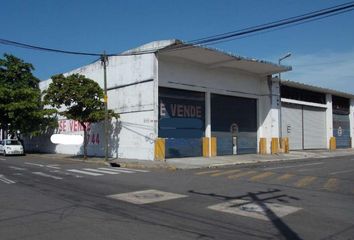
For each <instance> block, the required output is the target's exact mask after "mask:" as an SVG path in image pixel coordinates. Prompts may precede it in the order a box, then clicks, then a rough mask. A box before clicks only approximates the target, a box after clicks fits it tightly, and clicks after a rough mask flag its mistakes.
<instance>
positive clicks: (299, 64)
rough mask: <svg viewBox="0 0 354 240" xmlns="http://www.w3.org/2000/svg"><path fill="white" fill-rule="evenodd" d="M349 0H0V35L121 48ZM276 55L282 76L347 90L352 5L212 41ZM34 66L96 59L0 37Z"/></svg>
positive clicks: (51, 68) (353, 60) (353, 57)
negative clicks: (309, 18) (32, 47)
mask: <svg viewBox="0 0 354 240" xmlns="http://www.w3.org/2000/svg"><path fill="white" fill-rule="evenodd" d="M349 1H350V0H346V1H341V0H311V1H309V0H267V1H264V0H252V1H251V0H248V1H247V0H244V1H241V0H179V1H167V0H154V1H142V0H141V1H138V0H126V1H122V0H100V1H97V0H57V1H54V0H46V1H43V0H0V23H1V24H0V38H2V39H7V40H12V41H17V42H21V43H26V44H31V45H36V46H41V47H48V48H55V49H62V50H69V51H81V52H94V53H102V52H103V51H106V52H107V53H120V52H123V51H125V50H128V49H131V48H134V47H137V46H140V45H142V44H145V43H148V42H151V41H155V40H163V39H180V40H183V41H189V40H194V39H198V38H201V37H205V36H210V35H215V34H219V33H224V32H229V31H235V30H240V29H243V28H246V27H252V26H255V25H259V24H263V23H268V22H272V21H276V20H280V19H284V18H288V17H292V16H297V15H300V14H304V13H308V12H311V11H316V10H319V9H323V8H327V7H332V6H335V5H339V4H342V3H347V2H349ZM211 47H216V48H218V49H222V50H224V51H227V52H232V53H234V54H236V55H240V56H244V57H250V58H257V59H262V60H267V61H271V62H274V63H277V62H278V59H279V58H280V57H281V56H284V55H285V54H286V53H288V52H291V54H292V55H291V57H289V58H287V59H285V60H283V61H282V64H284V65H290V66H292V68H293V70H292V71H291V72H288V73H284V74H282V78H283V79H288V80H292V81H297V82H301V83H306V84H311V85H316V86H320V87H324V88H330V89H334V90H338V91H344V92H348V93H352V94H354V11H351V12H347V13H344V14H340V15H337V16H333V17H329V18H324V19H321V20H318V21H315V22H310V23H306V24H301V25H296V26H291V27H287V28H282V29H279V30H276V31H269V32H266V33H261V34H255V35H252V36H249V37H246V38H241V39H236V40H233V41H229V42H225V43H220V44H217V45H212V46H211ZM4 53H10V54H13V55H15V56H17V57H19V58H21V59H23V60H25V61H26V62H30V63H32V64H33V65H34V67H35V71H34V74H35V76H36V77H38V78H39V79H41V80H46V79H48V78H50V76H52V75H54V74H58V73H64V72H67V71H70V70H72V69H75V68H78V67H81V66H83V65H86V64H89V63H91V62H92V61H94V60H96V59H97V58H95V57H92V56H73V55H64V54H58V53H48V52H41V51H33V50H29V49H21V48H15V47H13V46H7V45H1V44H0V57H1V58H2V57H3V54H4Z"/></svg>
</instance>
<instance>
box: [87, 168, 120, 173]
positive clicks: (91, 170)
mask: <svg viewBox="0 0 354 240" xmlns="http://www.w3.org/2000/svg"><path fill="white" fill-rule="evenodd" d="M84 170H86V171H90V172H98V173H107V174H113V175H114V174H119V173H118V172H111V171H105V170H99V169H93V168H84Z"/></svg>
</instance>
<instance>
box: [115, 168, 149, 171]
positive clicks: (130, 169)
mask: <svg viewBox="0 0 354 240" xmlns="http://www.w3.org/2000/svg"><path fill="white" fill-rule="evenodd" d="M114 169H116V168H114ZM118 169H122V170H128V171H135V172H150V171H148V170H141V169H132V168H122V167H119V168H118ZM118 169H117V170H118Z"/></svg>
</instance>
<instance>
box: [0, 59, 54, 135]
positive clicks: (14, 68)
mask: <svg viewBox="0 0 354 240" xmlns="http://www.w3.org/2000/svg"><path fill="white" fill-rule="evenodd" d="M33 70H34V67H33V65H32V64H30V63H26V62H24V61H23V60H21V59H19V58H17V57H15V56H13V55H9V54H4V58H3V59H0V128H1V129H3V130H4V135H5V136H4V137H6V134H7V133H10V134H12V135H15V134H16V133H17V132H18V131H19V132H20V133H21V134H34V133H39V132H40V131H44V130H45V129H46V128H47V126H48V125H53V126H54V125H55V123H56V122H55V121H54V120H53V118H52V117H51V116H52V113H53V112H52V111H51V110H47V109H44V108H43V103H42V101H41V91H40V89H39V80H38V79H37V78H36V77H35V76H33V74H32V71H33Z"/></svg>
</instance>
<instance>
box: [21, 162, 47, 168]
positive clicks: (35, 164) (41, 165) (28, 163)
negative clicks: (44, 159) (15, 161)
mask: <svg viewBox="0 0 354 240" xmlns="http://www.w3.org/2000/svg"><path fill="white" fill-rule="evenodd" d="M25 164H27V165H34V166H38V167H44V165H43V164H38V163H30V162H25Z"/></svg>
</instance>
